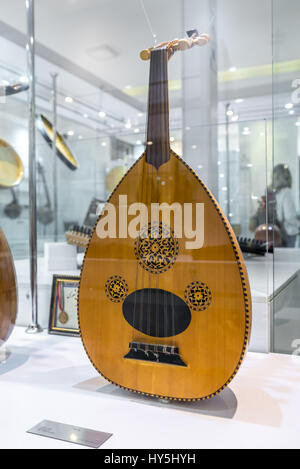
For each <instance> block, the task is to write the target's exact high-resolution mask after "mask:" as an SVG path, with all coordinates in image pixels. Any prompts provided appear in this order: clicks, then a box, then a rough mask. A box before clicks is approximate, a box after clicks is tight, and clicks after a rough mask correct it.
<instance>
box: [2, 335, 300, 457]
mask: <svg viewBox="0 0 300 469" xmlns="http://www.w3.org/2000/svg"><path fill="white" fill-rule="evenodd" d="M7 347H8V349H9V351H10V355H9V358H8V360H7V361H6V362H5V363H2V364H0V387H1V399H0V415H1V419H0V447H1V448H57V449H60V448H67V449H72V448H74V449H79V448H80V446H76V445H73V444H69V443H63V442H60V441H55V440H51V439H46V438H41V437H37V436H33V435H30V434H27V433H26V431H27V430H29V429H30V428H31V427H33V426H34V425H36V424H37V423H39V422H40V421H42V420H44V419H48V420H54V421H58V422H61V423H66V424H71V425H76V426H81V427H85V428H91V429H94V430H99V431H104V432H109V433H113V437H112V438H111V439H110V440H108V441H107V442H106V443H105V444H104V446H103V449H106V450H111V449H118V448H121V449H122V448H129V449H130V448H162V449H164V448H170V449H172V448H175V449H176V448H191V449H192V448H300V440H299V434H300V421H299V419H298V418H297V415H299V412H300V404H299V395H300V381H299V368H300V357H292V356H286V355H275V354H269V355H266V354H255V353H249V354H248V355H247V358H246V360H245V362H244V364H243V366H242V368H241V370H240V372H239V374H238V375H237V377H236V379H235V380H234V381H233V382H232V383H231V385H230V388H229V389H227V390H226V391H225V392H224V393H223V394H221V395H220V396H218V397H217V398H215V399H212V400H210V401H206V402H199V403H168V404H166V403H162V402H160V401H159V400H157V399H150V398H143V397H142V396H137V395H136V394H133V393H129V392H126V391H122V390H120V389H118V388H117V387H115V386H112V385H110V384H109V383H107V382H106V381H105V380H104V379H103V378H101V377H100V376H99V375H98V374H97V373H96V371H95V370H94V368H93V367H92V365H91V364H90V362H89V360H88V358H87V356H86V354H85V352H84V350H83V347H82V344H81V341H80V339H77V338H67V337H60V336H48V335H47V334H46V333H42V334H40V335H37V336H28V335H26V334H25V331H24V329H23V328H16V329H15V331H14V333H13V335H12V337H11V339H10V341H9V343H8V346H7Z"/></svg>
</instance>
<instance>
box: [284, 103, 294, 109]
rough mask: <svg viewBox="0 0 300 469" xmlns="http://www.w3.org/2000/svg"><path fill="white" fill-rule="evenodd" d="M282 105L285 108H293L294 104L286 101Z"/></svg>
mask: <svg viewBox="0 0 300 469" xmlns="http://www.w3.org/2000/svg"><path fill="white" fill-rule="evenodd" d="M284 107H285V109H293V107H294V105H293V104H292V103H287V104H286V105H285V106H284Z"/></svg>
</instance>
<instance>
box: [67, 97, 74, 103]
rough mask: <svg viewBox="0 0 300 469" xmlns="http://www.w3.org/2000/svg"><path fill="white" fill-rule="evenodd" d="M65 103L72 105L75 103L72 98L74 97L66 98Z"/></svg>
mask: <svg viewBox="0 0 300 469" xmlns="http://www.w3.org/2000/svg"><path fill="white" fill-rule="evenodd" d="M65 101H66V103H69V104H72V103H73V102H74V99H73V98H72V96H66V97H65Z"/></svg>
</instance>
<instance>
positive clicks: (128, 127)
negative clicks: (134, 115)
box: [125, 121, 132, 129]
mask: <svg viewBox="0 0 300 469" xmlns="http://www.w3.org/2000/svg"><path fill="white" fill-rule="evenodd" d="M131 127H132V124H131V122H130V121H127V122H126V124H125V129H131Z"/></svg>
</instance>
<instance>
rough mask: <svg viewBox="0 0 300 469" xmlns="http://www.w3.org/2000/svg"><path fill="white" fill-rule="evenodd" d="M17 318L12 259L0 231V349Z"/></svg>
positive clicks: (15, 286)
mask: <svg viewBox="0 0 300 469" xmlns="http://www.w3.org/2000/svg"><path fill="white" fill-rule="evenodd" d="M16 317H17V285H16V276H15V268H14V262H13V258H12V255H11V252H10V249H9V246H8V243H7V241H6V238H5V236H4V234H3V233H2V231H1V229H0V347H1V345H3V343H4V342H6V341H7V339H8V338H9V336H10V334H11V333H12V331H13V328H14V325H15V322H16Z"/></svg>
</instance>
